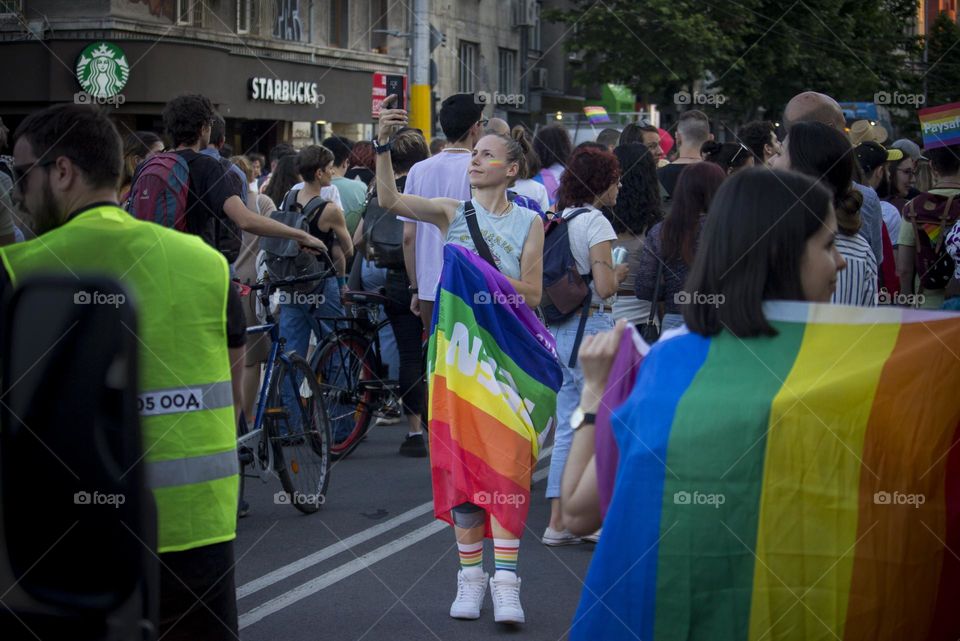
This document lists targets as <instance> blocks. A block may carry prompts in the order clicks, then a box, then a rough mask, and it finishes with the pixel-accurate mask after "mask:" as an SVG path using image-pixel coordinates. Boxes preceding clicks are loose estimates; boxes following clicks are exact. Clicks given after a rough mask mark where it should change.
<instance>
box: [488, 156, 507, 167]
mask: <svg viewBox="0 0 960 641" xmlns="http://www.w3.org/2000/svg"><path fill="white" fill-rule="evenodd" d="M505 164H507V163H506V162H505V161H503V160H497V159H496V158H494V159H493V160H491V161H490V166H491V167H502V166H503V165H505Z"/></svg>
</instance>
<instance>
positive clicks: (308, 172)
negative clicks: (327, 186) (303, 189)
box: [297, 145, 334, 183]
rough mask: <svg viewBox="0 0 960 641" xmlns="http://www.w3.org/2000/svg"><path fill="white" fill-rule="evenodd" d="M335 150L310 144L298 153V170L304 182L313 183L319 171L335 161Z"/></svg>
mask: <svg viewBox="0 0 960 641" xmlns="http://www.w3.org/2000/svg"><path fill="white" fill-rule="evenodd" d="M333 158H334V155H333V152H332V151H330V150H329V149H327V148H326V147H323V146H321V145H308V146H306V147H304V148H303V149H301V150H300V153H298V154H297V172H298V173H299V174H300V177H301V178H303V180H304V182H308V183H312V182H313V181H315V180H316V179H317V178H316V176H317V171H319V170H320V169H323V168H325V167H326V166H327V165H329V164H330V163H332V162H334V160H333Z"/></svg>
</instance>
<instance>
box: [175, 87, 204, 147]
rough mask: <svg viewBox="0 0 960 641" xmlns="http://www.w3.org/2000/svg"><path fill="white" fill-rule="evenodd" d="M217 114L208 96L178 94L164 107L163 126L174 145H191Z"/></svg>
mask: <svg viewBox="0 0 960 641" xmlns="http://www.w3.org/2000/svg"><path fill="white" fill-rule="evenodd" d="M215 114H216V111H214V109H213V103H211V102H210V100H209V98H207V97H206V96H201V95H200V94H188V95H183V96H177V97H176V98H174V99H173V100H171V101H170V102H168V103H167V106H166V107H164V108H163V127H164V129H166V131H167V135H168V136H170V140H171V142H172V143H173V146H174V147H179V146H180V145H186V146H190V145H193V144H194V143H196V142H197V140H198V139H199V138H200V132H201V130H202V129H203V127H204V126H205V125H209V124H211V121H212V119H213V117H214V115H215Z"/></svg>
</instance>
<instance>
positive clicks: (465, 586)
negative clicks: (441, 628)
mask: <svg viewBox="0 0 960 641" xmlns="http://www.w3.org/2000/svg"><path fill="white" fill-rule="evenodd" d="M489 576H490V575H489V574H487V573H486V572H484V573H482V574H479V575H473V573H472V572H471V573H469V574H466V573H464V571H463V570H460V571H459V572H458V573H457V598H456V599H454V601H453V605H451V606H450V616H452V617H453V618H454V619H479V618H480V610H481V608H483V596H484V595H485V594H486V593H487V578H488V577H489Z"/></svg>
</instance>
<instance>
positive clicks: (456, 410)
mask: <svg viewBox="0 0 960 641" xmlns="http://www.w3.org/2000/svg"><path fill="white" fill-rule="evenodd" d="M437 294H438V295H437V303H436V306H435V307H434V312H433V322H432V332H431V335H430V347H429V352H428V355H427V363H428V365H429V372H428V375H429V388H430V409H429V412H430V414H429V425H430V466H431V471H432V476H433V505H434V512H435V514H436V516H437V518H438V519H442V520H444V521H447V522H450V509H451V508H453V507H454V506H456V505H460V504H461V503H464V502H469V503H474V504H476V505H479V506H480V507H482V508H484V509H485V510H486V511H487V513H488V515H493V516H495V517H497V520H498V521H499V522H500V523H501V525H503V526H504V527H505V528H506V529H507V530H509V531H510V532H511V533H513V534H514V535H516V536H517V537H518V538H519V537H520V536H521V535H522V534H523V529H524V523H525V522H526V519H527V512H528V511H529V509H530V484H531V475H532V472H533V469H534V467H535V466H536V462H537V456H538V455H539V453H540V446H541V445H542V444H543V441H544V440H545V439H546V437H547V434H548V433H549V431H550V428H552V427H553V424H554V421H555V418H554V415H555V413H556V408H557V391H558V390H559V389H560V385H561V383H562V382H563V373H562V371H561V369H560V364H559V362H558V361H557V356H556V345H555V344H554V341H553V338H552V336H551V335H550V333H549V332H548V331H547V330H546V328H544V327H543V325H542V324H541V323H540V321H539V320H537V317H536V315H535V314H534V313H533V312H532V311H531V310H530V308H529V307H527V306H526V304H524V303H523V302H521V301H520V298H519V296H518V295H517V292H516V291H515V290H514V289H513V287H512V286H511V285H510V283H509V282H507V280H506V278H504V277H503V275H501V274H500V273H499V272H498V271H497V270H495V269H493V268H492V267H491V266H490V265H488V264H487V263H486V261H484V260H483V259H482V258H480V257H479V256H477V255H476V254H474V253H473V252H471V251H468V250H467V249H464V248H463V247H460V246H458V245H446V246H445V247H444V249H443V273H442V275H441V278H440V286H439V288H438V290H437ZM487 536H491V534H490V523H489V519H488V520H487Z"/></svg>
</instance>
